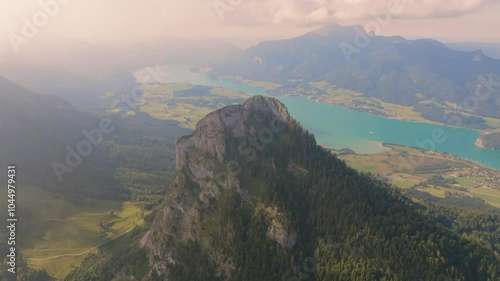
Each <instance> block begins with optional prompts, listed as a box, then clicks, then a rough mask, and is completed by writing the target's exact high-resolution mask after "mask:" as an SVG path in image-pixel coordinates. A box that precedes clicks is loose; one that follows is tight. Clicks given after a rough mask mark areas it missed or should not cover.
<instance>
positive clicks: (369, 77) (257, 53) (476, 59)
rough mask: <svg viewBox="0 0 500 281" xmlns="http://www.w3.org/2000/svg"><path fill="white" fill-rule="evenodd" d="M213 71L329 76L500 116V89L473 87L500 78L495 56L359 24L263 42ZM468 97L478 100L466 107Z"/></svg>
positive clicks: (372, 93) (275, 78) (396, 99)
mask: <svg viewBox="0 0 500 281" xmlns="http://www.w3.org/2000/svg"><path fill="white" fill-rule="evenodd" d="M212 73H213V74H214V75H231V76H242V77H243V78H245V79H249V80H256V81H269V82H277V83H280V84H282V85H285V86H287V85H293V84H294V83H303V82H311V81H328V82H330V83H333V84H335V85H336V86H338V87H341V88H346V89H351V90H355V91H358V92H361V93H363V94H364V95H366V96H369V97H377V98H380V99H382V100H384V101H387V102H391V103H397V104H403V105H416V104H418V103H419V102H420V101H422V100H435V101H437V102H452V103H455V104H456V105H458V106H462V107H469V108H467V110H470V111H471V112H474V113H477V114H480V115H482V116H490V117H496V118H500V110H499V108H500V94H499V93H498V88H497V89H495V90H496V91H495V92H492V93H491V94H490V95H489V96H488V97H487V98H485V96H486V93H485V92H484V91H482V92H481V93H482V94H477V91H476V89H478V88H480V87H483V86H480V85H481V83H483V84H484V81H488V80H490V81H491V80H492V81H500V79H499V77H500V60H497V59H493V58H490V57H488V56H486V55H485V54H484V53H483V52H481V51H457V50H453V49H451V48H450V47H448V46H446V45H444V44H442V43H440V42H438V41H435V40H432V39H421V40H406V39H404V38H403V37H399V36H397V37H383V36H374V35H372V34H367V33H366V32H365V31H364V29H363V28H362V27H361V26H340V25H331V26H326V27H323V28H320V29H318V30H315V31H313V32H310V33H307V34H305V35H302V36H299V37H297V38H293V39H288V40H279V41H268V42H263V43H260V44H258V45H256V46H254V47H251V48H248V49H246V50H244V51H243V52H242V53H241V54H239V55H237V56H234V57H232V58H230V59H228V60H224V61H221V62H220V63H218V64H214V65H213V72H212ZM481 81H483V82H481ZM491 88H493V87H489V89H491ZM482 90H484V89H482ZM475 95H476V97H477V96H480V97H479V98H474V96H475ZM471 98H472V99H474V101H476V100H477V102H478V104H477V105H475V104H474V106H470V104H468V102H470V100H469V99H471Z"/></svg>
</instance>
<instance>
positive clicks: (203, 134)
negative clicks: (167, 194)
mask: <svg viewBox="0 0 500 281" xmlns="http://www.w3.org/2000/svg"><path fill="white" fill-rule="evenodd" d="M253 119H257V120H258V121H262V120H272V122H277V123H281V124H288V123H289V122H290V120H291V117H290V114H289V113H288V110H287V108H286V107H285V105H284V104H283V103H281V102H280V101H279V100H277V99H275V98H270V97H264V96H254V97H251V98H249V99H248V100H247V101H245V103H243V104H242V105H231V106H227V107H224V108H221V109H219V110H216V111H214V112H212V113H210V114H208V115H207V116H205V117H204V118H203V119H202V120H200V121H199V122H198V124H196V127H195V130H194V132H193V134H192V135H190V136H187V137H184V138H181V139H180V140H179V141H178V142H177V170H178V171H180V170H182V168H183V167H184V166H185V164H186V162H187V160H188V159H187V154H188V151H189V150H191V149H197V150H201V151H204V152H206V153H208V154H210V155H211V156H213V157H214V158H215V159H217V160H218V161H224V159H225V156H226V147H227V143H226V140H227V139H228V138H243V137H245V136H247V135H248V134H249V133H250V134H252V133H253V132H254V129H255V128H252V127H254V124H252V122H251V120H253Z"/></svg>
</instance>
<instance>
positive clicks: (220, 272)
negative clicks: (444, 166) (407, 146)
mask: <svg viewBox="0 0 500 281" xmlns="http://www.w3.org/2000/svg"><path fill="white" fill-rule="evenodd" d="M177 169H178V172H177V175H176V177H175V179H174V181H173V182H172V184H171V185H170V187H169V189H168V191H167V194H166V197H165V200H164V202H163V204H162V205H161V206H160V208H159V209H158V210H157V212H156V216H155V218H154V220H153V223H152V226H151V229H150V230H149V231H148V232H147V233H146V234H145V235H144V237H143V238H142V239H141V241H140V244H141V245H142V246H143V247H145V249H146V250H147V252H148V259H149V264H150V268H151V270H150V273H149V275H148V277H147V279H149V280H179V281H182V280H235V281H236V280H292V278H294V277H295V278H299V277H302V278H307V280H325V281H326V280H498V278H499V275H498V274H499V272H498V270H499V268H498V265H499V261H500V260H499V257H498V254H497V253H494V252H493V250H491V249H489V248H488V247H486V246H485V245H484V244H482V243H480V242H479V241H471V240H468V239H466V238H465V237H464V236H460V235H459V234H457V233H455V232H453V231H451V230H449V229H447V228H445V227H444V226H443V225H442V224H439V223H437V222H435V221H433V220H432V219H431V218H430V217H427V216H424V215H422V214H421V213H420V212H419V211H417V209H416V208H415V206H414V203H412V202H411V201H410V200H409V199H408V198H406V197H404V196H402V195H401V194H400V193H399V192H397V191H396V190H395V189H394V188H392V187H390V186H388V185H387V184H385V183H382V182H380V181H378V180H376V179H374V178H372V177H371V176H368V175H360V174H359V173H358V172H356V171H354V170H352V169H350V168H348V167H347V166H346V165H345V163H343V162H342V161H340V160H338V159H337V158H336V157H335V156H333V155H331V153H329V152H328V151H326V150H325V149H323V148H321V147H320V146H318V145H317V144H316V141H315V139H314V136H313V135H311V134H310V133H309V132H307V131H305V130H304V129H303V128H302V127H301V126H300V125H299V124H298V123H297V122H296V121H295V120H293V119H292V118H291V117H290V115H289V114H288V112H287V109H286V107H285V106H284V105H283V104H281V103H280V102H279V101H277V100H275V99H271V98H265V97H261V96H256V97H253V98H251V99H249V100H248V101H246V102H245V103H244V104H243V105H238V106H229V107H225V108H223V109H220V110H218V111H215V112H213V113H211V114H209V115H207V117H205V118H204V119H203V120H201V121H200V122H199V123H198V125H197V126H196V129H195V131H194V132H193V134H192V135H190V136H187V137H183V138H181V139H179V141H178V143H177ZM305 276H307V277H305Z"/></svg>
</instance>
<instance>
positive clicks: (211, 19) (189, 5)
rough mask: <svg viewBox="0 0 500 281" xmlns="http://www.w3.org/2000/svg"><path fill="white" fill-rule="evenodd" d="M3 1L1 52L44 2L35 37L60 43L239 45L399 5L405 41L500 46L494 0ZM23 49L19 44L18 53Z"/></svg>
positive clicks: (390, 29)
mask: <svg viewBox="0 0 500 281" xmlns="http://www.w3.org/2000/svg"><path fill="white" fill-rule="evenodd" d="M53 2H54V1H53V0H32V1H29V0H21V1H9V0H2V1H1V2H0V3H1V4H0V5H1V10H0V34H1V35H2V40H1V45H0V46H1V47H0V49H2V50H3V51H4V52H5V50H6V49H11V48H12V47H11V45H12V44H11V40H10V37H9V34H11V35H12V33H14V34H18V35H21V33H22V28H23V26H24V25H25V21H24V19H25V18H26V19H28V20H29V21H30V22H33V21H36V20H39V21H42V23H43V20H44V19H43V17H39V18H38V19H34V16H35V15H36V14H37V12H39V11H43V8H42V6H43V5H42V3H45V4H46V6H47V7H49V9H52V11H54V12H53V16H51V17H50V18H49V20H48V22H47V23H46V24H43V26H42V27H40V28H39V29H40V30H39V35H37V36H36V38H34V39H32V40H30V45H33V46H34V45H36V43H37V41H43V40H44V38H45V39H46V40H50V41H52V42H57V39H60V38H66V39H67V38H71V39H78V40H80V39H81V40H84V41H87V42H90V43H105V44H115V43H121V42H129V41H141V40H144V39H145V38H155V37H160V36H187V37H197V36H204V37H206V36H210V37H220V38H223V39H226V40H229V41H232V42H234V43H236V44H240V45H248V44H252V43H255V42H258V41H260V40H263V39H273V38H286V37H292V36H296V35H300V34H302V33H304V32H305V31H308V30H311V29H314V28H317V27H318V26H321V25H324V24H329V23H333V22H337V23H340V24H361V25H366V24H368V23H369V22H370V21H372V20H374V19H375V18H376V17H378V16H383V15H384V14H385V13H386V12H387V10H388V7H390V6H391V5H399V6H400V8H399V9H398V10H397V11H398V12H397V13H393V14H392V15H391V18H392V20H391V21H390V22H389V23H388V24H387V25H386V26H383V28H382V29H380V30H379V33H380V34H382V35H402V36H404V37H407V38H420V37H432V38H435V39H438V40H442V41H461V42H470V41H475V42H500V38H499V37H498V28H497V27H498V26H500V18H499V17H498V15H499V14H500V4H499V2H500V1H497V0H489V1H488V0H459V1H451V0H435V1H431V0H422V1H414V0H400V1H385V0H382V1H369V0H311V1H301V0H240V1H235V0H233V1H229V0H215V1H212V0H186V1H161V0H141V1H139V0H130V1H118V0H107V1H97V0H88V1H81V0H80V1H79V0H69V1H68V0H65V1H59V2H60V3H59V2H57V3H58V6H59V7H58V8H57V9H56V8H54V7H53V5H52V4H53ZM31 41H32V42H31ZM22 48H23V45H20V49H22Z"/></svg>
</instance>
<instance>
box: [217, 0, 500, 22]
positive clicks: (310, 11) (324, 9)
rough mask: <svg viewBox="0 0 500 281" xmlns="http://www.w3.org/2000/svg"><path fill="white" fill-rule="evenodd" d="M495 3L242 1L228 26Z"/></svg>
mask: <svg viewBox="0 0 500 281" xmlns="http://www.w3.org/2000/svg"><path fill="white" fill-rule="evenodd" d="M215 1H228V3H231V2H230V1H229V0H215ZM493 2H499V0H241V1H235V3H236V4H235V5H233V6H234V7H233V8H232V9H231V10H230V11H227V12H226V15H225V16H224V22H225V23H226V24H236V25H238V24H241V25H248V24H255V25H267V24H273V25H298V26H308V25H317V24H327V23H332V22H346V21H353V20H359V19H364V18H370V17H372V16H373V15H374V14H379V13H381V12H384V11H387V10H389V9H391V8H394V7H400V9H397V12H393V13H392V16H393V17H395V18H439V17H455V16H460V15H463V14H468V13H472V12H474V11H476V10H478V9H479V8H481V7H483V6H484V5H486V4H488V3H493Z"/></svg>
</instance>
